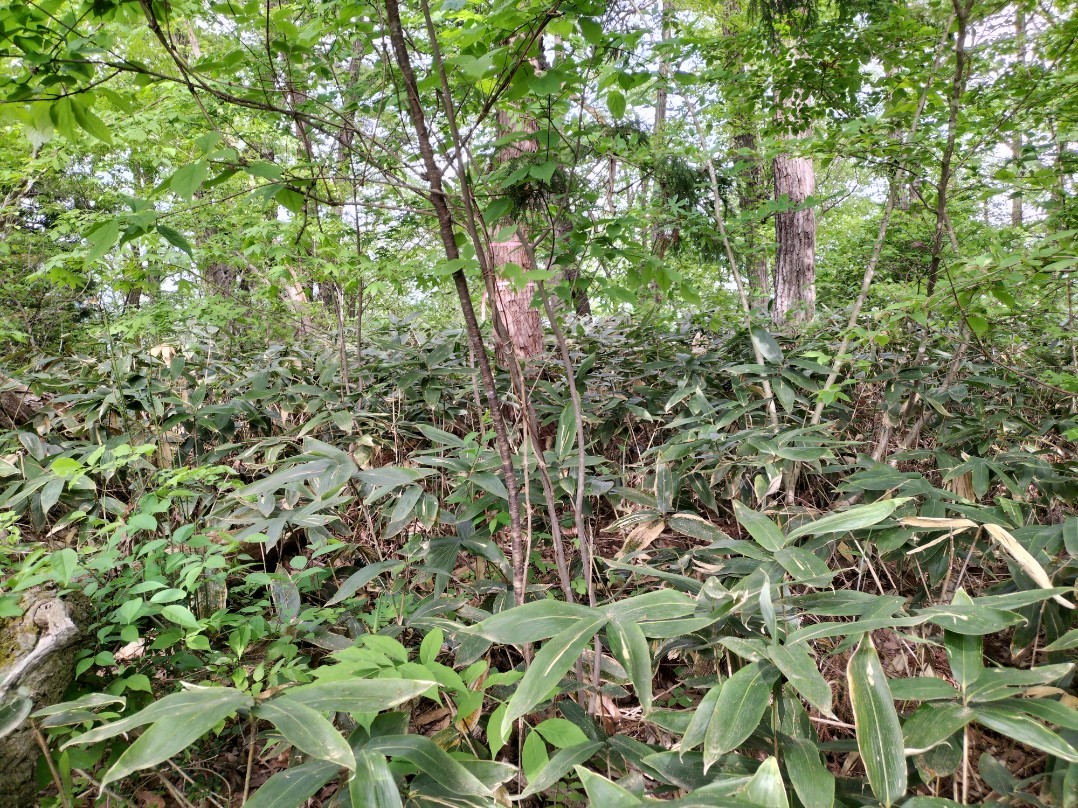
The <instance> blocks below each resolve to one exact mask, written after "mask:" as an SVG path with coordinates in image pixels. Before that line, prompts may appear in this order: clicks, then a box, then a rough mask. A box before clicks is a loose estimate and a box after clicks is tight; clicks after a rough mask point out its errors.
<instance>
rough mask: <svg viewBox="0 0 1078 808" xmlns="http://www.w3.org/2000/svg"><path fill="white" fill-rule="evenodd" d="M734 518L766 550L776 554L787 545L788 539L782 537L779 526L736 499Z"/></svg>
mask: <svg viewBox="0 0 1078 808" xmlns="http://www.w3.org/2000/svg"><path fill="white" fill-rule="evenodd" d="M734 517H735V518H736V519H737V523H738V524H739V525H741V527H743V528H745V530H746V531H748V534H749V535H750V536H752V538H753V539H754V540H755V541H756V543H757V544H759V545H760V546H761V547H763V548H764V549H765V550H770V551H771V552H772V553H774V552H776V551H778V550H781V549H782V548H783V547H784V546H785V545H786V542H787V538H786V537H785V536H783V535H782V531H781V530H779V528H778V525H776V524H775V523H774V522H772V521H771V520H770V519H768V518H767V517H766V516H764V515H763V514H762V513H757V512H756V511H754V510H752V509H750V508H748V507H746V506H745V505H744V504H742V503H741V502H739V501H738V500H736V499H735V500H734Z"/></svg>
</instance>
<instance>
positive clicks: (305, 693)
mask: <svg viewBox="0 0 1078 808" xmlns="http://www.w3.org/2000/svg"><path fill="white" fill-rule="evenodd" d="M436 685H437V682H431V681H423V680H418V679H350V680H345V681H341V682H315V683H314V684H309V685H299V686H298V687H290V688H288V690H286V691H285V694H286V695H287V696H288V698H289V699H291V700H292V701H295V702H298V703H300V704H305V705H306V706H308V707H310V708H311V709H313V710H318V711H319V712H322V713H377V712H380V711H382V710H388V709H390V708H391V707H396V706H397V705H398V704H403V703H404V702H406V701H410V700H411V699H414V698H418V697H419V696H421V695H422V694H423V693H426V692H427V691H428V690H430V689H431V688H432V687H435V686H436Z"/></svg>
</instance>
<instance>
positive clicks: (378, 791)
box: [348, 749, 404, 808]
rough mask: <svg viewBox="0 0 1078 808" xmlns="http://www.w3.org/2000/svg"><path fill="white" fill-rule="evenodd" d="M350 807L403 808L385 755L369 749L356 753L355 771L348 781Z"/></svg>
mask: <svg viewBox="0 0 1078 808" xmlns="http://www.w3.org/2000/svg"><path fill="white" fill-rule="evenodd" d="M348 795H349V797H351V799H352V808H403V805H404V803H403V802H402V801H401V795H400V791H398V790H397V781H396V780H395V779H394V778H393V772H391V771H390V770H389V765H388V763H387V762H386V759H385V756H384V755H380V754H378V753H377V752H372V751H370V750H369V749H361V750H359V752H357V753H356V773H355V774H354V775H352V779H351V780H349V781H348Z"/></svg>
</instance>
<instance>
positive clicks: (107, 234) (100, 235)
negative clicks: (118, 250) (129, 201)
mask: <svg viewBox="0 0 1078 808" xmlns="http://www.w3.org/2000/svg"><path fill="white" fill-rule="evenodd" d="M119 237H120V220H119V219H109V220H107V221H106V222H105V223H104V224H102V225H100V226H99V227H95V228H94V229H93V230H92V231H91V232H90V233H88V234H87V235H86V240H87V241H89V242H90V251H89V252H88V253H86V260H85V263H86V264H87V265H89V264H92V263H94V261H97V260H98V259H99V258H101V257H102V256H104V255H105V253H107V252H108V251H109V250H111V249H112V246H113V245H114V244H115V243H116V240H117V239H118V238H119Z"/></svg>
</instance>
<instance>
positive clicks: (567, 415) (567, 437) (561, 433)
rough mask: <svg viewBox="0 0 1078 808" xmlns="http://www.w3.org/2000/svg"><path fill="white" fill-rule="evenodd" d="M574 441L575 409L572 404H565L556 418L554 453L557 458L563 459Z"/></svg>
mask: <svg viewBox="0 0 1078 808" xmlns="http://www.w3.org/2000/svg"><path fill="white" fill-rule="evenodd" d="M575 443H576V411H575V410H574V409H573V405H572V404H571V403H570V404H566V405H565V409H563V410H562V411H561V417H559V418H558V434H557V436H556V437H555V439H554V453H555V454H556V455H557V456H558V458H559V459H565V458H566V457H568V456H569V452H571V451H572V450H573V445H574V444H575Z"/></svg>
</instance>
